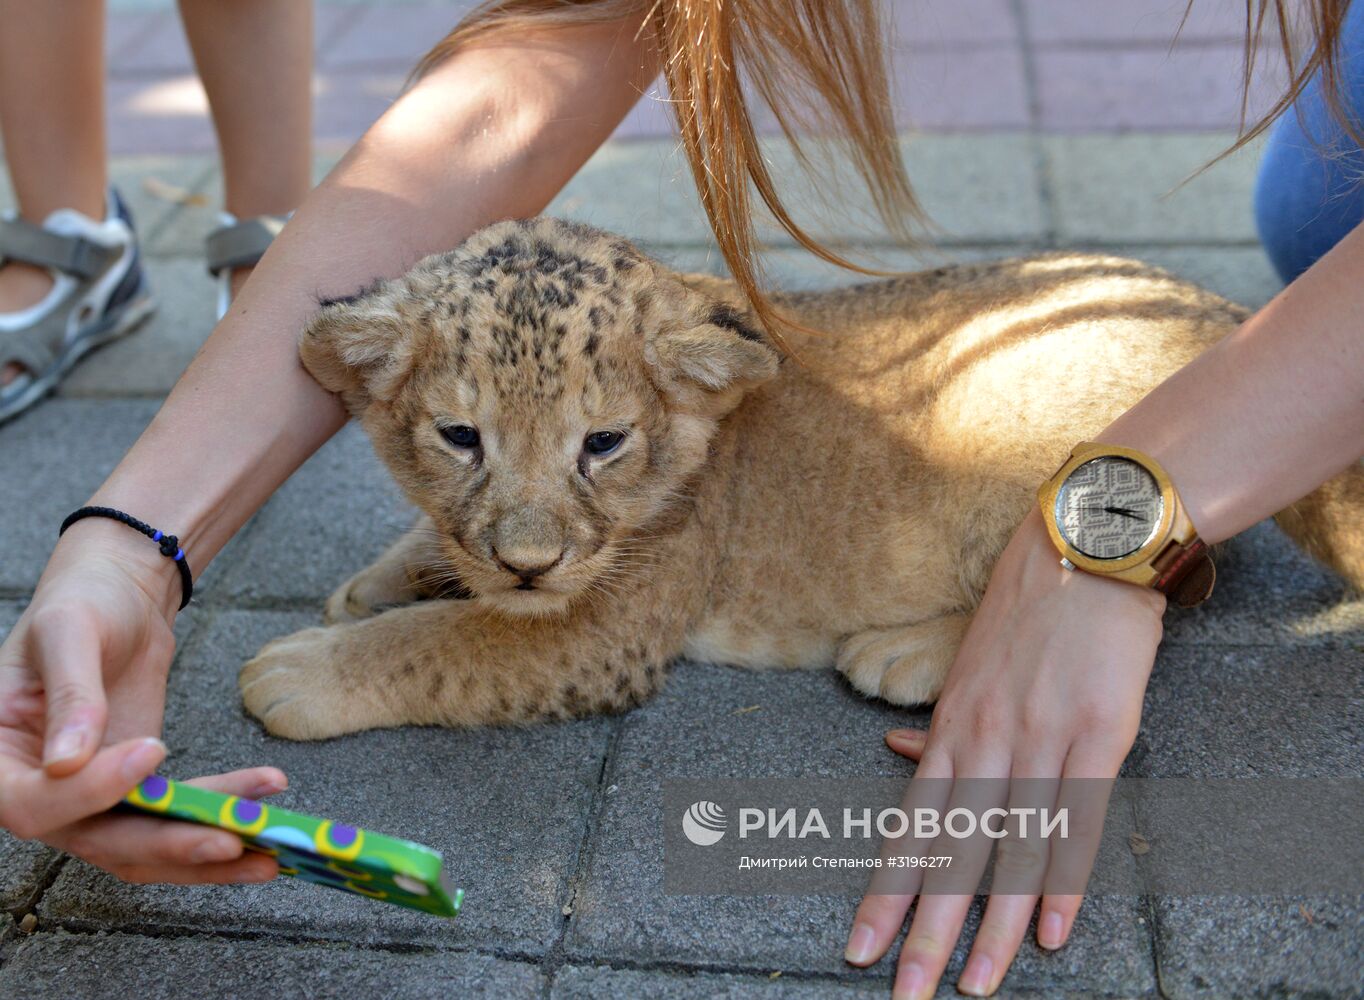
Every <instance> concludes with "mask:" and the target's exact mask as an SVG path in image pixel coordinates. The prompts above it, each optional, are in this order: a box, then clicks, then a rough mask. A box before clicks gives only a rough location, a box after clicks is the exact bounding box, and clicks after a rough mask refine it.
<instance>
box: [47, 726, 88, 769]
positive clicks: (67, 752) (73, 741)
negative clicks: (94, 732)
mask: <svg viewBox="0 0 1364 1000" xmlns="http://www.w3.org/2000/svg"><path fill="white" fill-rule="evenodd" d="M85 732H86V730H85V727H84V726H67V727H66V728H64V729H62V730H61V731H60V732H58V733H57V735H56V736H55V737H53V739H52V749H51V750H49V751H48V754H47V763H49V764H55V763H56V762H57V761H59V760H68V759H70V758H72V757H76V756H78V755H79V754H80V752H81V750H82V749H83V748H84V746H85Z"/></svg>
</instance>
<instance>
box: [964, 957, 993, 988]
mask: <svg viewBox="0 0 1364 1000" xmlns="http://www.w3.org/2000/svg"><path fill="white" fill-rule="evenodd" d="M994 974H995V963H994V962H992V961H990V957H989V956H988V955H972V956H971V960H970V961H969V962H967V963H966V970H965V971H964V972H963V973H962V974H961V978H960V979H958V980H957V989H958V990H960V991H961V992H962V993H965V994H966V995H967V996H968V997H988V996H989V995H990V986H991V983H990V977H991V976H993V975H994Z"/></svg>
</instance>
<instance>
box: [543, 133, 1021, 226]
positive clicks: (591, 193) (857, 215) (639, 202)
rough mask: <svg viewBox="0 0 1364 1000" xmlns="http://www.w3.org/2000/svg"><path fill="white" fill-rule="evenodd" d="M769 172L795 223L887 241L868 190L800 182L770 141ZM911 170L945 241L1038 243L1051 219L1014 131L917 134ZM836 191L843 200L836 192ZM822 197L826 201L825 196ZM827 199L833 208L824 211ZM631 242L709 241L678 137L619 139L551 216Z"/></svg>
mask: <svg viewBox="0 0 1364 1000" xmlns="http://www.w3.org/2000/svg"><path fill="white" fill-rule="evenodd" d="M766 148H767V150H768V155H769V159H770V161H771V163H770V165H771V169H772V170H773V173H774V174H775V175H776V176H777V178H778V181H779V184H781V185H782V186H781V190H782V192H783V194H784V196H786V197H787V198H788V204H789V205H790V206H791V207H792V209H793V211H794V213H795V215H796V217H797V219H798V220H799V221H800V222H802V223H803V224H806V225H808V226H809V227H810V228H811V230H812V231H813V232H815V233H817V234H819V235H820V236H822V237H825V238H829V239H837V240H845V241H851V242H858V241H866V240H871V241H875V242H885V241H886V240H887V239H889V238H890V237H889V236H888V234H887V233H886V232H885V231H884V227H883V226H882V225H881V224H880V223H879V221H878V220H876V219H875V217H874V215H873V213H872V210H871V203H870V200H869V198H868V197H867V196H866V194H865V193H864V192H863V191H862V190H861V189H860V187H859V186H858V185H857V184H856V183H855V182H853V181H851V180H850V179H846V178H841V177H839V176H838V175H839V173H846V169H841V170H836V171H835V172H834V173H832V174H827V175H824V177H823V179H822V181H821V184H820V187H821V188H822V192H821V191H814V190H812V189H811V186H810V182H809V181H808V180H807V179H805V178H803V177H800V176H798V174H797V173H796V171H795V170H794V162H793V160H792V157H791V153H790V150H789V148H788V147H787V146H786V145H785V144H784V143H782V142H780V141H777V140H773V141H771V142H770V143H769V144H768V145H767V147H766ZM903 148H904V154H905V158H906V161H907V164H908V168H909V174H910V177H911V179H912V180H913V182H914V184H915V186H916V190H917V191H918V193H919V196H920V198H921V200H922V202H923V204H924V207H925V208H926V210H927V211H928V213H929V215H930V217H931V218H932V219H933V221H934V222H935V223H936V224H937V226H938V227H939V228H940V230H941V238H942V239H945V240H951V241H955V242H970V241H972V240H976V241H980V240H990V241H997V240H1012V241H1022V240H1029V239H1032V240H1040V239H1041V238H1042V236H1043V235H1044V231H1045V222H1044V219H1043V212H1042V208H1041V202H1040V198H1039V194H1038V192H1039V186H1038V181H1037V172H1036V157H1035V156H1034V154H1033V146H1032V140H1031V139H1029V138H1028V137H1026V136H1015V135H985V136H976V135H919V136H912V137H910V138H907V139H906V140H904V142H903ZM835 190H836V191H837V192H838V195H837V196H836V197H829V196H828V192H830V191H835ZM821 194H823V195H824V197H820V195H821ZM824 201H829V202H830V204H828V205H824V204H823V202H824ZM547 212H548V214H550V215H559V216H566V217H569V218H575V219H581V220H582V221H585V222H590V223H592V224H593V225H596V226H600V227H602V228H603V229H608V230H611V231H613V232H619V233H621V234H622V235H625V236H629V237H630V238H632V239H635V240H638V241H640V242H641V243H643V244H645V245H648V246H660V245H668V244H674V245H688V244H709V243H710V242H711V240H712V237H711V233H710V228H709V226H708V224H707V223H706V220H705V216H704V214H703V213H702V211H701V208H700V205H699V202H698V200H697V197H696V193H695V189H694V187H693V184H692V180H691V175H690V173H689V172H688V170H687V167H686V163H685V159H684V158H683V157H682V155H681V153H680V152H679V151H678V147H677V143H676V142H675V141H672V140H649V141H640V142H628V143H613V144H610V145H607V146H605V147H603V148H602V149H601V150H599V151H598V152H597V154H596V155H595V156H593V158H592V159H591V160H589V161H588V163H587V164H586V166H584V167H583V169H582V170H580V171H579V172H578V174H577V176H576V177H574V178H573V180H571V181H570V182H569V183H568V185H567V186H566V187H565V188H564V190H563V192H562V193H561V194H560V195H559V197H558V198H556V199H555V200H554V202H553V203H552V204H551V205H550V207H549V209H548V210H547ZM759 231H760V233H761V234H762V236H763V238H764V239H765V240H767V241H768V242H770V243H772V244H773V245H790V244H791V239H790V237H788V236H786V235H785V234H784V233H781V232H780V231H779V230H778V229H777V228H776V227H775V226H774V225H772V224H771V223H770V222H768V223H762V224H761V225H760V230H759Z"/></svg>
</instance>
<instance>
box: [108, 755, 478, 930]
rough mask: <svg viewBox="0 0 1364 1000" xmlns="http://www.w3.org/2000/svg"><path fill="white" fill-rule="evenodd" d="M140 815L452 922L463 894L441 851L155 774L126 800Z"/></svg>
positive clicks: (285, 870)
mask: <svg viewBox="0 0 1364 1000" xmlns="http://www.w3.org/2000/svg"><path fill="white" fill-rule="evenodd" d="M123 801H124V802H125V803H126V804H127V805H129V806H131V807H133V808H134V809H138V810H141V811H142V812H148V813H155V814H157V815H161V816H167V817H170V818H171V819H180V820H187V821H188V822H190V823H202V824H203V825H205V826H214V827H217V828H218V829H220V830H227V831H229V832H231V833H235V834H236V835H237V836H239V837H241V838H242V841H243V843H245V844H246V847H247V849H248V850H251V851H258V852H260V853H261V854H268V855H270V856H271V857H272V858H274V859H276V860H277V861H278V862H279V870H280V872H281V874H284V875H292V876H293V877H294V878H299V879H303V880H304V881H305V882H312V883H314V884H316V885H325V886H330V887H331V888H333V889H340V890H342V891H343V892H352V893H355V894H356V895H359V896H368V897H369V898H370V899H378V900H382V901H383V902H385V903H396V904H397V905H398V906H406V907H407V908H408V909H412V910H421V911H422V912H423V913H430V914H433V915H435V916H438V917H453V916H454V915H455V914H457V913H458V912H459V908H460V904H461V903H463V901H464V890H463V889H455V888H453V887H452V886H451V885H450V881H449V879H447V878H446V876H445V872H444V871H443V869H442V864H441V861H442V859H441V855H440V852H439V851H435V850H432V849H431V848H429V847H427V846H426V845H424V844H417V843H414V842H413V841H410V840H399V839H398V838H396V837H385V836H384V835H383V834H381V833H373V832H371V831H369V830H361V829H360V828H358V827H354V826H347V825H346V824H344V823H337V822H335V821H333V820H329V819H320V818H319V817H316V816H305V815H304V814H303V813H296V812H290V811H289V810H288V809H281V808H279V807H278V806H272V805H265V804H264V803H261V802H256V801H255V800H254V799H244V798H239V797H238V796H236V795H224V794H223V793H222V792H212V791H209V790H208V789H206V788H197V787H195V786H194V785H186V784H182V783H180V782H177V781H171V780H170V779H168V778H163V777H161V776H160V775H159V774H153V775H152V776H151V777H149V778H147V779H146V780H145V781H143V782H142V784H140V785H138V786H137V787H136V788H134V789H133V790H132V791H131V792H129V793H128V794H127V795H126V796H125V797H124V800H123Z"/></svg>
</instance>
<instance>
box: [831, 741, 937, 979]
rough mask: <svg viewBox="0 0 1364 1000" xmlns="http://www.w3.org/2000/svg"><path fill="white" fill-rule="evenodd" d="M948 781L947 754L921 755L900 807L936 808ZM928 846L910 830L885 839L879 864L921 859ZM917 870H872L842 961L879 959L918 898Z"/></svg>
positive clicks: (857, 962) (860, 962)
mask: <svg viewBox="0 0 1364 1000" xmlns="http://www.w3.org/2000/svg"><path fill="white" fill-rule="evenodd" d="M951 777H952V764H951V757H950V755H949V754H948V753H947V752H946V751H937V750H934V751H932V752H929V751H928V750H925V752H924V754H923V760H922V761H921V763H920V764H919V767H918V769H917V770H916V771H915V772H914V778H913V780H911V781H910V783H909V786H908V787H907V788H906V789H905V796H904V800H903V801H902V802H901V804H900V808H901V809H903V810H904V812H905V814H906V815H907V816H914V815H915V814H916V813H915V810H916V809H918V808H920V807H923V808H933V809H939V810H940V809H941V807H942V805H943V804H944V803H945V802H946V801H947V797H948V794H949V792H950V786H951V780H950V779H951ZM927 849H928V845H926V844H924V843H922V842H920V841H918V840H916V839H915V838H914V836H913V831H912V830H909V831H907V832H906V834H905V835H903V836H901V837H898V838H886V840H885V841H884V842H883V843H882V844H881V852H880V857H881V859H882V863H883V864H887V863H888V862H889V861H891V859H895V858H899V859H909V858H911V857H912V856H915V855H922V854H926V853H927ZM922 875H923V869H922V868H921V867H894V866H893V865H888V866H887V867H883V868H880V869H877V870H876V872H875V874H873V876H872V879H871V884H870V885H869V886H868V887H867V894H866V895H865V896H864V897H863V898H862V903H861V905H860V906H858V908H857V914H856V915H855V916H854V917H853V926H852V930H851V931H850V932H849V933H848V945H847V948H846V949H845V951H844V958H845V959H847V961H848V962H850V963H851V964H853V965H871V964H872V963H873V962H875V961H877V960H878V959H879V958H880V957H881V956H882V955H884V954H885V953H886V951H887V949H889V948H890V946H891V944H893V943H894V941H895V937H896V935H897V934H899V933H900V928H901V927H902V926H903V925H904V922H905V914H906V913H908V912H909V905H910V904H911V903H912V902H914V897H915V896H916V895H917V894H918V891H919V884H920V881H921V879H922Z"/></svg>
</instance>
